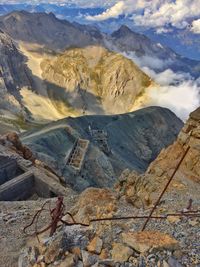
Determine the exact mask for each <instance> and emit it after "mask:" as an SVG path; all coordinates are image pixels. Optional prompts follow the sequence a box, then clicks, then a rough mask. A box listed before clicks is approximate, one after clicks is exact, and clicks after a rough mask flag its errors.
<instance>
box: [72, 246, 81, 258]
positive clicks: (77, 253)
mask: <svg viewBox="0 0 200 267" xmlns="http://www.w3.org/2000/svg"><path fill="white" fill-rule="evenodd" d="M71 253H72V254H74V255H76V257H78V258H79V259H81V249H80V248H79V247H74V248H72V249H71Z"/></svg>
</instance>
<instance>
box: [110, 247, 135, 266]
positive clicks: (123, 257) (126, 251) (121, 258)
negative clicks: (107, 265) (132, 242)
mask: <svg viewBox="0 0 200 267" xmlns="http://www.w3.org/2000/svg"><path fill="white" fill-rule="evenodd" d="M111 254H112V259H113V260H114V261H116V262H126V261H128V259H129V257H130V256H131V255H132V254H133V250H132V249H131V248H129V247H127V246H125V245H123V244H120V243H113V249H112V251H111Z"/></svg>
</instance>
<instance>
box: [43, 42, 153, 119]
mask: <svg viewBox="0 0 200 267" xmlns="http://www.w3.org/2000/svg"><path fill="white" fill-rule="evenodd" d="M41 67H42V71H43V74H42V76H43V78H44V79H45V80H46V81H48V82H49V83H51V84H55V85H56V86H57V87H58V88H56V86H55V88H53V86H51V88H50V91H51V94H52V96H53V95H55V94H57V96H58V97H59V94H60V96H61V95H62V94H63V95H66V96H67V100H68V102H69V104H70V105H71V106H72V107H73V108H76V109H84V111H87V112H88V113H98V114H99V113H104V112H105V113H107V114H110V113H111V114H117V113H118V114H119V113H124V112H128V111H130V110H131V109H132V108H133V105H134V101H135V99H136V97H137V96H138V95H139V94H142V93H143V91H144V89H145V88H146V87H148V86H149V85H150V84H151V80H150V78H149V77H148V76H147V75H146V74H145V73H144V72H142V71H141V70H140V69H139V68H138V67H137V66H136V65H135V64H134V63H133V62H132V61H131V60H129V59H127V58H125V57H123V56H122V55H119V54H117V53H114V52H110V51H109V50H107V49H105V48H103V47H101V46H89V47H86V48H73V49H69V50H66V51H65V52H64V53H63V54H61V55H59V56H57V57H56V58H55V59H53V60H45V61H43V62H42V64H41ZM75 97H76V100H74V99H75ZM95 108H96V110H95ZM97 111H98V112H97Z"/></svg>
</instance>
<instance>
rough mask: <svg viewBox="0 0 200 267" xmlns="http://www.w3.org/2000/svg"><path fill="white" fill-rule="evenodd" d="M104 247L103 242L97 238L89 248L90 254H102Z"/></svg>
mask: <svg viewBox="0 0 200 267" xmlns="http://www.w3.org/2000/svg"><path fill="white" fill-rule="evenodd" d="M102 246H103V241H102V240H101V238H99V237H98V236H95V237H94V238H93V239H92V241H91V242H90V244H89V245H88V246H87V250H88V251H89V252H93V253H96V254H100V253H101V250H102Z"/></svg>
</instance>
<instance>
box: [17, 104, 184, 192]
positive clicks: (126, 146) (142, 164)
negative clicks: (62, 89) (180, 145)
mask: <svg viewBox="0 0 200 267" xmlns="http://www.w3.org/2000/svg"><path fill="white" fill-rule="evenodd" d="M182 126H183V123H182V121H181V120H180V119H178V118H177V117H176V116H175V115H174V114H173V113H172V112H171V111H169V110H168V109H164V108H159V107H149V108H145V109H142V110H138V111H135V112H132V113H127V114H123V115H113V116H83V117H79V118H67V119H63V120H60V121H58V122H54V123H51V124H48V125H46V126H44V127H42V128H41V129H40V130H37V131H36V130H35V131H32V132H27V133H25V134H23V135H22V136H21V140H22V142H23V143H25V144H26V145H27V146H29V147H30V148H31V150H32V151H34V152H35V153H36V157H38V158H39V159H41V160H42V161H44V162H46V163H47V164H49V165H50V166H51V167H53V168H54V170H55V171H56V172H58V173H59V174H60V175H63V176H64V177H65V180H66V182H67V183H68V184H70V185H71V186H72V188H74V189H75V190H78V191H82V190H83V189H84V188H86V187H89V186H97V187H107V186H109V187H110V186H113V184H114V183H115V182H116V179H117V177H118V176H119V175H120V174H121V172H122V171H123V170H124V169H126V168H129V169H132V170H136V171H139V172H144V171H145V169H146V168H147V167H148V165H149V164H150V162H151V161H153V160H154V159H155V158H156V156H157V155H158V153H159V152H160V150H161V149H162V148H163V147H165V146H168V145H169V144H171V143H172V142H173V141H174V140H175V139H176V137H177V135H178V133H179V131H180V129H181V127H182ZM89 127H90V128H91V129H93V130H103V131H105V132H106V133H107V136H108V140H107V143H108V147H109V150H110V152H108V153H107V152H105V151H104V150H102V148H101V147H100V146H99V145H98V143H96V142H94V139H93V138H92V136H91V135H90V131H89ZM77 138H83V139H87V140H89V141H90V145H89V150H88V152H87V155H86V158H85V161H84V167H83V168H82V170H81V172H80V173H78V174H74V173H73V172H72V170H71V169H70V167H69V166H67V165H66V166H65V164H66V155H68V154H69V152H70V151H71V150H72V148H73V144H74V143H75V141H76V140H77ZM58 151H59V152H58ZM72 177H73V178H72Z"/></svg>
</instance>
